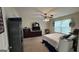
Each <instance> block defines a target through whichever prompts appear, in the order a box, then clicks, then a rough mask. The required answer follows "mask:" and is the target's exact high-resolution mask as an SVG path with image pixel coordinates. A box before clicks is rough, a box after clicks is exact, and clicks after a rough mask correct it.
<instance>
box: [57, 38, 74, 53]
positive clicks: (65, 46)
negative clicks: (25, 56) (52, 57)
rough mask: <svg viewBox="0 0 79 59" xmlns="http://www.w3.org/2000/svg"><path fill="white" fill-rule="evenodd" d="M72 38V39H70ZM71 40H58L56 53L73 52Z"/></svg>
mask: <svg viewBox="0 0 79 59" xmlns="http://www.w3.org/2000/svg"><path fill="white" fill-rule="evenodd" d="M72 38H74V37H72ZM72 38H71V39H60V41H59V47H58V52H73V48H72V46H73V40H72Z"/></svg>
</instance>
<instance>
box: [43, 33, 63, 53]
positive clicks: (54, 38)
mask: <svg viewBox="0 0 79 59" xmlns="http://www.w3.org/2000/svg"><path fill="white" fill-rule="evenodd" d="M63 35H64V34H62V33H52V34H46V35H44V36H42V39H43V42H42V43H44V44H45V46H46V47H47V48H48V49H49V50H51V51H53V52H56V51H58V46H59V40H60V37H61V36H63ZM50 46H51V48H50Z"/></svg>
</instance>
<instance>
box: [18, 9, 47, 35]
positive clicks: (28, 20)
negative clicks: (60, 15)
mask: <svg viewBox="0 0 79 59" xmlns="http://www.w3.org/2000/svg"><path fill="white" fill-rule="evenodd" d="M17 12H18V14H19V15H20V16H21V17H22V26H23V27H29V28H32V23H33V22H38V23H39V24H40V27H41V30H42V34H44V29H46V28H47V27H48V26H46V24H47V23H46V22H44V21H43V18H41V17H35V16H33V15H29V13H28V12H26V10H20V11H19V10H17Z"/></svg>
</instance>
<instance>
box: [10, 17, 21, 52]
mask: <svg viewBox="0 0 79 59" xmlns="http://www.w3.org/2000/svg"><path fill="white" fill-rule="evenodd" d="M8 32H9V33H8V36H9V48H10V51H12V52H21V51H22V29H21V18H9V19H8Z"/></svg>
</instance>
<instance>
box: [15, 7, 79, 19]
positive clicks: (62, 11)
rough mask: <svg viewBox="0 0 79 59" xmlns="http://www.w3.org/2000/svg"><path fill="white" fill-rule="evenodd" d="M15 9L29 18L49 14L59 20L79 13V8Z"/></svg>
mask: <svg viewBox="0 0 79 59" xmlns="http://www.w3.org/2000/svg"><path fill="white" fill-rule="evenodd" d="M15 9H16V10H17V12H18V13H20V14H25V15H27V16H28V17H29V16H33V17H40V16H41V15H42V14H43V13H47V12H48V14H49V15H51V14H52V15H54V16H53V18H57V17H61V16H65V15H69V14H72V13H75V12H79V8H78V7H15ZM49 10H50V12H49Z"/></svg>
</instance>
